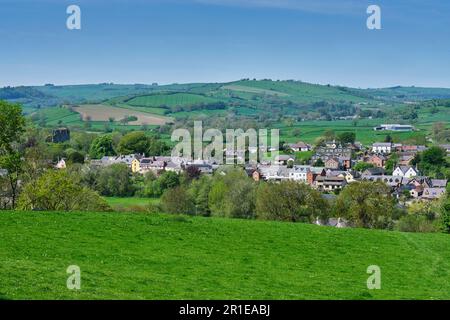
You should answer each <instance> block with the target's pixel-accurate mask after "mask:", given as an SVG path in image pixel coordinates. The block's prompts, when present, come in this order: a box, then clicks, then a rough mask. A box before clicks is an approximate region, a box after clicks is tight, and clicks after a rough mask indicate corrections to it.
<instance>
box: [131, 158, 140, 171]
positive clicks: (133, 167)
mask: <svg viewBox="0 0 450 320" xmlns="http://www.w3.org/2000/svg"><path fill="white" fill-rule="evenodd" d="M131 171H132V172H133V173H136V172H139V171H141V162H140V161H139V160H138V159H133V161H131Z"/></svg>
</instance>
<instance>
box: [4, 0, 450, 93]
mask: <svg viewBox="0 0 450 320" xmlns="http://www.w3.org/2000/svg"><path fill="white" fill-rule="evenodd" d="M70 4H77V5H79V6H80V7H81V11H82V29H81V30H72V31H70V30H67V28H66V19H67V17H68V15H67V14H66V8H67V6H68V5H70ZM369 4H377V5H379V6H380V7H381V9H382V30H375V31H374V30H368V29H367V28H366V19H367V17H368V15H367V14H366V8H367V6H368V5H369ZM0 13H1V15H0V17H1V19H0V86H5V85H38V84H44V83H55V84H80V83H100V82H114V83H152V82H158V83H161V84H164V83H173V82H178V83H184V82H225V81H232V80H237V79H240V78H257V79H261V78H272V79H297V80H303V81H307V82H312V83H321V84H328V83H330V84H339V85H348V86H353V87H386V86H395V85H416V86H429V87H431V86H439V87H450V41H449V39H450V1H448V0H427V1H418V0H371V1H366V0H341V1H338V0H314V1H313V0H311V1H307V0H147V1H144V0H135V1H133V0H128V1H125V0H109V1H106V0H81V1H80V0H79V1H76V0H72V1H65V0H0Z"/></svg>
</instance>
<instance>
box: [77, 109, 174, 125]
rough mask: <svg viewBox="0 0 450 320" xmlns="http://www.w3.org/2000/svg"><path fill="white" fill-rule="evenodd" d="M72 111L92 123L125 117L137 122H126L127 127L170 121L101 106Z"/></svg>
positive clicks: (157, 116)
mask: <svg viewBox="0 0 450 320" xmlns="http://www.w3.org/2000/svg"><path fill="white" fill-rule="evenodd" d="M73 110H75V111H76V112H78V113H79V114H81V115H82V117H83V120H86V119H88V118H90V119H91V120H92V121H104V122H107V121H109V120H110V119H112V120H113V121H120V120H121V119H123V118H125V117H128V116H135V117H136V118H137V120H135V121H130V122H128V124H129V125H143V124H147V125H163V124H165V123H167V122H169V121H170V118H168V117H164V116H160V115H153V114H149V113H146V112H141V111H136V110H129V109H123V108H117V107H113V106H108V105H103V104H85V105H80V106H78V107H76V108H73Z"/></svg>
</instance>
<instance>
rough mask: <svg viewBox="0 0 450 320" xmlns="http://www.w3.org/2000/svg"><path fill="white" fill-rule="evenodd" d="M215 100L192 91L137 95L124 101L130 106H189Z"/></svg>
mask: <svg viewBox="0 0 450 320" xmlns="http://www.w3.org/2000/svg"><path fill="white" fill-rule="evenodd" d="M216 101H217V100H215V99H212V98H209V97H205V96H202V95H199V94H192V93H181V92H175V93H166V94H153V95H145V96H138V97H135V98H132V99H130V100H128V101H126V103H127V104H129V105H131V106H138V107H161V106H168V107H175V106H190V105H194V104H199V103H209V102H216Z"/></svg>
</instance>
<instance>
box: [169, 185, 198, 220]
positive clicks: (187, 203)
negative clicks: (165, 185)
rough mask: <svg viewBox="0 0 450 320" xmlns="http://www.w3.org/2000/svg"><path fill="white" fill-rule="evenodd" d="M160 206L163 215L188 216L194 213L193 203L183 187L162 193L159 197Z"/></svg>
mask: <svg viewBox="0 0 450 320" xmlns="http://www.w3.org/2000/svg"><path fill="white" fill-rule="evenodd" d="M161 205H162V209H163V211H164V212H165V213H172V214H190V215H192V214H194V213H195V205H194V201H193V199H192V197H191V195H190V194H189V192H188V191H187V190H186V188H184V187H176V188H173V189H168V190H166V191H164V194H163V195H162V197H161Z"/></svg>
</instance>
